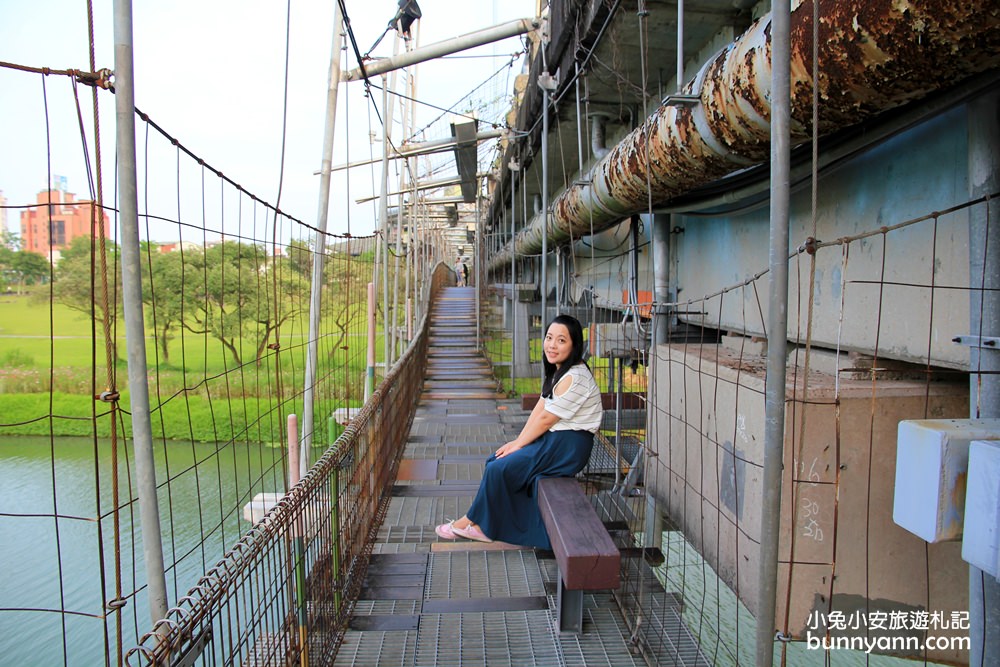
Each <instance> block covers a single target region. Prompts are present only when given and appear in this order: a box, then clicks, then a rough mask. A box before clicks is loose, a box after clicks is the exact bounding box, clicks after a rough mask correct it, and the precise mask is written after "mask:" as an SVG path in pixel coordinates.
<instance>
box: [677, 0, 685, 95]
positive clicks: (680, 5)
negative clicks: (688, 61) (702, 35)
mask: <svg viewBox="0 0 1000 667" xmlns="http://www.w3.org/2000/svg"><path fill="white" fill-rule="evenodd" d="M683 87H684V0H677V92H681V89H682V88H683Z"/></svg>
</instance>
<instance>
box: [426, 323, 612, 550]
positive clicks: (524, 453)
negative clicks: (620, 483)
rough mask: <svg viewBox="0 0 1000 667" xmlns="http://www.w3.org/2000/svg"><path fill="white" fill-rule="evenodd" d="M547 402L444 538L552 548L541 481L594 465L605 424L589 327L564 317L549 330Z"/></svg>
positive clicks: (500, 454) (500, 453)
mask: <svg viewBox="0 0 1000 667" xmlns="http://www.w3.org/2000/svg"><path fill="white" fill-rule="evenodd" d="M542 350H543V353H544V359H543V361H542V363H543V365H544V367H545V380H544V382H543V383H542V397H541V398H539V399H538V403H536V404H535V408H534V409H533V410H532V411H531V415H530V416H529V417H528V422H527V423H526V424H525V425H524V428H523V429H521V434H520V435H519V436H517V438H516V439H514V440H512V441H510V442H508V443H506V444H504V445H503V446H502V447H500V449H498V450H497V451H496V453H495V454H494V455H493V456H491V457H490V458H489V459H488V460H487V461H486V468H485V470H484V471H483V480H482V482H481V483H480V485H479V491H478V493H477V494H476V498H475V500H473V501H472V505H471V506H470V507H469V511H468V512H467V513H466V515H465V516H463V517H462V518H461V519H457V520H455V521H449V522H448V523H444V524H441V525H440V526H438V527H437V528H436V529H435V532H436V533H437V534H438V536H440V537H443V538H445V539H455V538H456V537H464V538H466V539H470V540H478V541H480V542H492V541H493V540H500V541H502V542H508V543H510V544H518V545H523V546H530V547H538V548H539V549H549V548H551V545H550V543H549V536H548V534H547V533H546V531H545V524H544V523H543V522H542V515H541V513H540V512H539V511H538V503H537V500H536V498H535V482H536V481H537V480H538V479H539V478H540V477H572V476H573V475H575V474H576V473H578V472H580V471H581V470H583V467H584V466H585V465H587V461H588V460H589V459H590V450H591V447H592V446H593V444H594V433H596V432H597V430H598V429H599V428H600V426H601V414H602V407H601V391H600V389H599V388H598V387H597V383H596V382H595V381H594V376H593V375H592V374H591V372H590V368H589V367H588V366H587V364H586V363H585V362H584V361H583V351H584V350H583V327H581V326H580V322H579V321H578V320H577V319H576V318H574V317H570V316H569V315H558V316H556V318H555V319H554V320H552V322H551V323H550V324H549V326H548V328H547V329H546V330H545V340H544V343H543V347H542Z"/></svg>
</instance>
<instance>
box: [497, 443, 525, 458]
mask: <svg viewBox="0 0 1000 667" xmlns="http://www.w3.org/2000/svg"><path fill="white" fill-rule="evenodd" d="M522 447H524V445H522V444H520V443H519V442H518V441H517V440H511V441H510V442H508V443H506V444H504V445H503V446H502V447H500V449H498V450H497V454H496V456H497V458H498V459H502V458H503V457H505V456H507V455H508V454H513V453H514V452H516V451H517V450H519V449H521V448H522Z"/></svg>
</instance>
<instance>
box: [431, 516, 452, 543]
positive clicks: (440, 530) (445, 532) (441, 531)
mask: <svg viewBox="0 0 1000 667" xmlns="http://www.w3.org/2000/svg"><path fill="white" fill-rule="evenodd" d="M454 524H455V522H454V521H449V522H448V523H442V524H441V525H440V526H437V527H436V528H435V529H434V532H435V533H437V536H438V537H440V538H442V539H445V540H454V539H457V538H458V535H456V534H455V526H454Z"/></svg>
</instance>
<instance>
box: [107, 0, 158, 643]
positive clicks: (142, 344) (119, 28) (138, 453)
mask: <svg viewBox="0 0 1000 667" xmlns="http://www.w3.org/2000/svg"><path fill="white" fill-rule="evenodd" d="M114 13H115V16H114V22H115V26H114V38H115V118H116V129H117V142H118V187H119V194H118V206H119V215H120V218H121V244H122V245H121V250H122V307H123V311H124V315H125V347H126V350H127V356H128V383H129V399H130V402H129V405H130V407H131V409H132V443H133V446H134V448H135V475H136V491H137V493H138V496H139V519H140V522H141V525H142V549H143V556H144V560H145V563H146V585H147V586H148V587H149V588H148V590H149V615H150V618H151V620H152V621H153V623H154V624H155V623H156V622H157V621H158V620H160V619H161V618H165V617H166V615H167V608H168V605H167V578H166V574H165V573H164V571H163V542H162V539H161V533H160V507H159V504H158V502H157V499H156V462H155V460H154V458H153V429H152V424H151V421H150V415H149V385H148V384H147V381H146V377H147V372H146V337H145V336H146V334H145V324H144V322H143V315H142V256H141V251H140V250H139V192H138V185H137V184H136V160H135V71H134V69H133V58H132V55H133V50H132V3H131V2H130V1H129V0H115V1H114Z"/></svg>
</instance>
